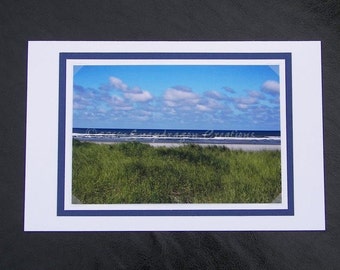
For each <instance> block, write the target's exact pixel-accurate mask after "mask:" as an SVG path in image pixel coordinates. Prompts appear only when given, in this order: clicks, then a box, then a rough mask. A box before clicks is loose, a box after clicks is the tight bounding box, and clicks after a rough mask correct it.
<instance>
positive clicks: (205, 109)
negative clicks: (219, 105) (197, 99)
mask: <svg viewBox="0 0 340 270" xmlns="http://www.w3.org/2000/svg"><path fill="white" fill-rule="evenodd" d="M196 109H197V110H199V111H201V112H209V111H211V110H212V109H211V108H209V107H208V106H207V105H202V104H197V105H196Z"/></svg>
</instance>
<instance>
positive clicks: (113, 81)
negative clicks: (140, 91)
mask: <svg viewBox="0 0 340 270" xmlns="http://www.w3.org/2000/svg"><path fill="white" fill-rule="evenodd" d="M109 80H110V85H111V86H113V87H114V88H116V89H118V90H121V91H124V92H125V91H127V90H128V86H127V85H126V84H125V83H124V82H123V81H122V80H121V79H119V78H116V77H110V78H109Z"/></svg>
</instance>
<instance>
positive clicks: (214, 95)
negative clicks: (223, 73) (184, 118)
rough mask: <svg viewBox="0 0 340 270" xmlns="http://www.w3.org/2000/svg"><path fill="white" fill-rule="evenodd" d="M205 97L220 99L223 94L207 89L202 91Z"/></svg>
mask: <svg viewBox="0 0 340 270" xmlns="http://www.w3.org/2000/svg"><path fill="white" fill-rule="evenodd" d="M204 95H205V96H206V97H209V98H213V99H217V100H222V99H223V96H222V94H221V93H220V92H217V91H215V90H211V91H207V92H205V93H204Z"/></svg>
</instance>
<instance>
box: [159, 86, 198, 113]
mask: <svg viewBox="0 0 340 270" xmlns="http://www.w3.org/2000/svg"><path fill="white" fill-rule="evenodd" d="M163 98H164V104H165V105H166V106H168V107H178V108H181V109H182V110H191V109H192V106H195V105H196V104H197V103H198V102H199V100H200V97H199V95H198V94H196V93H194V92H192V91H191V89H190V88H187V87H182V86H181V87H172V88H168V89H167V90H166V91H165V93H164V96H163Z"/></svg>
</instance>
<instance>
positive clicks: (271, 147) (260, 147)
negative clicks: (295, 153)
mask: <svg viewBox="0 0 340 270" xmlns="http://www.w3.org/2000/svg"><path fill="white" fill-rule="evenodd" d="M92 143H98V144H116V143H119V142H103V141H101V142H100V141H96V142H95V141H92ZM148 144H150V145H151V146H153V147H179V146H183V145H185V143H158V142H157V143H156V142H152V143H148ZM198 145H200V146H202V147H207V146H218V147H223V146H224V147H227V148H229V149H231V150H243V151H263V150H267V151H277V150H281V145H268V144H208V143H204V144H198Z"/></svg>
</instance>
